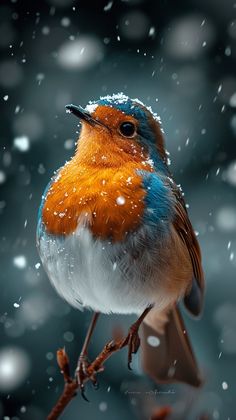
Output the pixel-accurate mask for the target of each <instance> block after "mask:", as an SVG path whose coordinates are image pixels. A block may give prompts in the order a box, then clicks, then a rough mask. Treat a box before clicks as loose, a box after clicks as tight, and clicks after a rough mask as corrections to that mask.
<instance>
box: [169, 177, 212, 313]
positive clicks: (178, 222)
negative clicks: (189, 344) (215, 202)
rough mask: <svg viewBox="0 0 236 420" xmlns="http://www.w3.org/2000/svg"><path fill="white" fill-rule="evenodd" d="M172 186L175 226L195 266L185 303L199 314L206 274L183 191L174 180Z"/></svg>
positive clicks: (190, 309) (191, 310) (191, 311)
mask: <svg viewBox="0 0 236 420" xmlns="http://www.w3.org/2000/svg"><path fill="white" fill-rule="evenodd" d="M171 187H172V191H173V193H174V195H175V197H176V203H175V217H174V220H173V226H174V228H175V230H176V232H177V233H178V235H179V236H180V238H181V240H182V241H183V242H184V244H185V245H186V248H187V249H188V252H189V256H190V259H191V262H192V267H193V279H192V285H191V287H190V289H189V290H188V293H187V295H186V296H185V299H184V304H185V307H186V308H187V309H188V310H189V311H190V313H191V314H192V315H195V316H197V315H199V314H200V312H201V311H202V306H203V297H204V274H203V270H202V263H201V251H200V247H199V244H198V241H197V238H196V235H195V233H194V230H193V227H192V224H191V222H190V220H189V217H188V213H187V209H186V206H185V202H184V199H183V197H182V195H181V191H180V190H179V188H178V187H177V185H176V184H175V183H174V182H173V183H171Z"/></svg>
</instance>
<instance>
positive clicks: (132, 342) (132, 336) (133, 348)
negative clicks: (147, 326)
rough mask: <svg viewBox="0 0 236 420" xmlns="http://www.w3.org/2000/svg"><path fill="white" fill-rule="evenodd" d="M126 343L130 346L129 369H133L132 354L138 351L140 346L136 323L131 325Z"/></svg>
mask: <svg viewBox="0 0 236 420" xmlns="http://www.w3.org/2000/svg"><path fill="white" fill-rule="evenodd" d="M124 344H125V345H127V346H128V369H129V370H132V368H131V363H132V355H133V354H135V353H137V351H138V349H139V346H140V338H139V335H138V329H137V328H136V327H135V325H133V326H131V328H130V330H129V333H128V335H127V337H126V338H125V341H124Z"/></svg>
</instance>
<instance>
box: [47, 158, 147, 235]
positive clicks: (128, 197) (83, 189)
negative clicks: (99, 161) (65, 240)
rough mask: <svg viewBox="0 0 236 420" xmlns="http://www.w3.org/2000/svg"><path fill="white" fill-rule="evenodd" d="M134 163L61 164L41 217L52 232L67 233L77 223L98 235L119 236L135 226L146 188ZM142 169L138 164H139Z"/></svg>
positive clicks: (73, 160) (75, 226) (73, 161)
mask: <svg viewBox="0 0 236 420" xmlns="http://www.w3.org/2000/svg"><path fill="white" fill-rule="evenodd" d="M136 169H137V164H135V165H134V164H126V165H125V166H124V167H122V168H121V169H119V170H118V169H117V168H106V169H103V170H102V169H99V170H96V169H95V168H91V167H86V166H81V165H80V166H79V167H78V166H77V164H76V160H75V159H72V160H71V161H70V163H68V164H67V165H66V166H64V167H63V168H62V169H61V170H60V172H59V174H58V176H57V178H56V180H55V181H54V183H53V184H52V186H51V188H50V189H49V192H48V194H47V196H46V199H45V203H44V207H43V212H42V218H43V222H44V224H45V226H46V230H47V231H48V232H49V233H51V234H56V235H68V234H70V233H72V232H74V231H75V230H76V228H77V226H78V224H79V223H82V224H86V225H87V226H88V227H89V228H90V229H91V231H92V233H93V234H94V235H95V236H97V237H100V238H103V239H105V238H111V239H113V240H122V239H123V238H124V237H125V235H126V233H127V232H130V231H132V230H134V229H135V228H137V227H138V226H139V224H140V220H141V217H142V215H143V212H144V198H145V191H144V190H143V188H142V180H141V177H140V176H139V175H138V174H137V173H136ZM140 169H141V168H140Z"/></svg>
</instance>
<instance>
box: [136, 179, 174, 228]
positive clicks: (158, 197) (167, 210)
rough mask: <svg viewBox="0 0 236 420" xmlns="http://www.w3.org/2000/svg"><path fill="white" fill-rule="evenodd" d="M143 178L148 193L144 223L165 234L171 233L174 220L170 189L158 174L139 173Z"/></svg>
mask: <svg viewBox="0 0 236 420" xmlns="http://www.w3.org/2000/svg"><path fill="white" fill-rule="evenodd" d="M138 173H139V175H141V176H142V178H143V187H144V189H145V191H146V193H147V194H146V197H145V205H146V206H145V207H146V210H145V213H144V223H145V224H147V225H149V226H151V227H153V228H154V227H156V228H157V229H158V230H161V231H162V232H163V233H165V232H168V231H169V227H170V224H171V221H172V219H173V215H174V210H173V203H174V200H173V197H172V195H171V191H170V189H169V188H168V187H167V186H166V185H164V182H163V181H162V179H161V178H160V177H159V176H158V174H157V173H153V172H152V173H150V172H146V171H138Z"/></svg>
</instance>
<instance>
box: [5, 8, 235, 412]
mask: <svg viewBox="0 0 236 420" xmlns="http://www.w3.org/2000/svg"><path fill="white" fill-rule="evenodd" d="M0 52H1V61H0V93H1V94H0V104H1V125H0V127H1V130H0V229H1V231H0V258H1V263H0V264H1V265H0V267H1V270H0V277H1V292H0V302H1V303H0V394H1V402H0V418H3V419H5V420H9V419H14V420H17V419H22V420H41V419H45V418H46V415H47V413H48V412H49V410H50V408H51V407H52V406H53V404H54V403H55V401H56V399H57V398H58V396H59V395H60V392H61V390H62V387H63V378H62V377H61V375H60V373H59V370H58V367H57V363H56V359H55V353H56V350H57V349H58V347H63V346H65V348H66V350H67V352H68V354H69V356H70V360H71V364H72V366H73V368H74V367H75V364H76V359H77V356H78V354H79V351H80V348H81V345H82V341H83V338H84V335H85V332H86V328H87V326H88V324H89V321H90V318H91V313H89V312H86V311H85V312H84V313H80V312H78V311H76V310H74V309H72V308H70V307H69V306H68V305H67V304H66V303H65V302H63V301H62V300H61V299H60V298H59V297H58V296H57V295H56V292H55V291H54V290H53V289H52V287H51V286H50V284H49V282H48V279H47V276H46V275H45V273H44V271H43V269H42V266H41V264H40V261H39V256H38V254H37V250H36V246H35V230H36V222H37V209H38V207H39V203H40V200H41V195H42V193H43V190H44V188H45V186H46V184H47V183H48V181H49V179H50V177H51V176H52V174H53V172H54V171H55V170H56V169H57V168H58V167H60V166H61V165H63V164H64V162H65V161H66V160H68V159H69V158H70V157H71V155H72V154H73V152H74V147H75V141H76V139H77V137H78V131H79V128H78V126H77V124H78V121H77V120H76V119H75V118H74V117H71V116H69V115H68V114H66V113H65V105H66V104H67V103H70V102H73V103H75V104H81V105H82V106H85V105H86V104H87V103H88V101H89V100H92V99H97V98H99V96H101V95H106V94H112V93H114V92H120V91H122V92H124V93H125V94H127V95H129V96H131V97H133V98H136V97H138V98H139V99H140V100H142V101H143V102H144V103H145V104H147V105H151V106H152V108H153V110H155V111H156V112H157V113H158V114H159V115H160V117H161V120H162V125H163V128H164V131H165V139H166V145H167V149H168V150H169V152H170V154H171V159H172V166H171V170H172V172H173V174H174V177H175V179H176V181H177V183H181V185H182V188H183V190H184V192H185V198H186V202H187V203H188V204H189V212H190V216H191V219H192V221H193V225H194V228H195V230H196V231H197V232H198V235H199V241H200V244H201V247H202V254H203V262H204V269H205V273H206V282H207V294H206V303H205V310H204V315H203V317H202V318H201V320H200V321H198V322H195V321H193V320H191V319H189V318H186V322H187V325H188V328H189V330H190V335H191V338H192V341H193V344H194V348H195V351H196V355H197V359H198V360H199V364H200V366H201V369H202V371H203V375H204V377H205V383H204V386H203V388H202V389H200V390H194V389H192V388H191V387H187V386H184V385H178V386H177V385H173V386H172V385H171V386H165V387H163V386H162V387H160V386H157V385H155V384H154V383H153V382H152V381H151V380H149V379H148V378H147V377H145V376H144V375H143V374H142V372H141V370H140V367H139V362H138V356H136V357H134V363H133V372H129V371H128V370H127V366H126V352H125V351H123V352H122V353H121V354H119V355H118V354H117V355H115V356H113V357H112V359H111V360H110V361H109V362H108V363H107V365H106V369H105V372H104V373H103V374H102V375H100V378H99V381H100V389H99V390H98V391H94V390H93V389H92V388H90V387H88V391H87V393H88V398H89V399H90V400H91V403H90V404H88V403H86V402H84V401H83V400H82V399H81V398H80V396H78V397H77V398H75V399H74V400H73V402H72V403H71V404H70V406H69V407H68V408H67V410H66V412H65V413H64V415H63V416H62V418H63V419H64V420H69V419H71V420H73V419H80V420H84V419H94V418H95V419H98V420H100V419H104V420H110V419H112V420H116V419H120V418H122V419H123V420H128V419H138V420H144V419H149V418H150V415H151V413H152V412H153V411H154V410H156V409H157V408H158V407H160V406H162V405H166V404H168V405H171V407H172V409H173V414H172V417H170V418H173V419H200V418H201V416H203V415H205V416H206V415H208V416H209V417H208V418H210V419H216V420H218V419H228V420H229V419H231V420H232V419H234V418H235V358H236V303H235V291H236V285H235V281H236V276H235V268H236V199H235V197H236V196H235V191H236V190H235V188H236V146H235V143H236V75H235V69H236V66H235V61H236V2H235V1H233V0H225V1H221V0H214V1H213V0H204V1H203V0H188V1H187V0H181V1H178V2H176V1H175V0H159V1H155V0H145V1H144V0H123V1H122V0H114V1H109V0H106V1H102V0H100V1H89V0H86V1H85V0H80V1H73V0H41V1H40V2H36V1H35V2H33V1H31V2H28V3H27V1H24V0H8V1H4V0H1V3H0ZM133 320H134V318H133V317H128V316H127V317H125V316H119V317H118V316H104V315H102V316H101V319H100V320H99V323H98V327H97V330H96V333H95V335H94V339H93V341H92V346H91V349H90V358H91V359H93V357H95V356H96V354H97V353H98V352H99V350H101V348H102V347H103V344H104V343H105V342H106V341H107V340H108V339H109V338H110V337H111V334H112V329H113V328H114V326H116V325H121V326H122V328H124V330H125V329H127V328H128V326H129V325H130V324H131V322H132V321H133ZM202 418H203V417H202ZM205 418H206V417H205Z"/></svg>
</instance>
